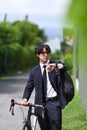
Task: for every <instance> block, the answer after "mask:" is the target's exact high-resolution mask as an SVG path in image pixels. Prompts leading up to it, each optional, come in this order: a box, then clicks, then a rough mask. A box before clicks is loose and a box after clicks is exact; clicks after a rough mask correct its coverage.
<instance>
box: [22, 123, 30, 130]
mask: <svg viewBox="0 0 87 130" xmlns="http://www.w3.org/2000/svg"><path fill="white" fill-rule="evenodd" d="M22 130H32V128H31V127H30V126H28V124H24V126H23V128H22Z"/></svg>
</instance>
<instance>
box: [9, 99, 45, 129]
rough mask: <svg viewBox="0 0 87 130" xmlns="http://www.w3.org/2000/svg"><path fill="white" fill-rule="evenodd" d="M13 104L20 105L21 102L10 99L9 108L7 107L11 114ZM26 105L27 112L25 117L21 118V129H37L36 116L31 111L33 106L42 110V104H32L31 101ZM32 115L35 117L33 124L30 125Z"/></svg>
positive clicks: (12, 112)
mask: <svg viewBox="0 0 87 130" xmlns="http://www.w3.org/2000/svg"><path fill="white" fill-rule="evenodd" d="M15 105H21V104H20V103H18V102H16V101H15V100H14V99H12V100H11V105H10V109H9V111H10V112H11V114H12V115H14V106H15ZM27 106H28V107H29V109H28V114H27V117H26V118H24V119H23V127H22V130H39V128H37V124H38V118H37V116H36V114H35V113H34V112H33V110H32V108H35V107H37V108H42V110H43V112H44V106H43V105H39V104H32V103H29V104H28V105H27ZM32 116H35V118H36V119H35V122H34V125H32V120H31V118H32ZM38 127H39V125H38Z"/></svg>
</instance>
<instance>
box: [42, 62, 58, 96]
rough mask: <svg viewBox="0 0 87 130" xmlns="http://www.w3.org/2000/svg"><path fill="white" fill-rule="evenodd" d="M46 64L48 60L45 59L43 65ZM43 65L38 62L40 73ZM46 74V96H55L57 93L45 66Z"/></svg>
mask: <svg viewBox="0 0 87 130" xmlns="http://www.w3.org/2000/svg"><path fill="white" fill-rule="evenodd" d="M48 64H49V60H48V61H47V63H46V64H45V65H46V66H48ZM43 65H44V64H41V63H40V67H41V72H42V75H43V70H44V68H43ZM46 74H47V96H46V97H55V96H57V93H56V91H55V90H54V88H53V87H52V85H51V83H50V80H49V76H48V70H47V67H46Z"/></svg>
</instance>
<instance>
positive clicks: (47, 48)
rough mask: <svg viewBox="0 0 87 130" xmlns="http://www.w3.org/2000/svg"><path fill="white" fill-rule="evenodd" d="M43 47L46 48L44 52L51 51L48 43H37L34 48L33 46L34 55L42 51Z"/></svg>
mask: <svg viewBox="0 0 87 130" xmlns="http://www.w3.org/2000/svg"><path fill="white" fill-rule="evenodd" d="M43 48H46V52H47V53H49V54H50V53H51V49H50V47H49V45H46V44H40V45H38V46H37V47H36V48H35V50H34V53H35V55H36V54H38V55H39V54H41V53H42V51H43Z"/></svg>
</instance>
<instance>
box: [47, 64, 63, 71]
mask: <svg viewBox="0 0 87 130" xmlns="http://www.w3.org/2000/svg"><path fill="white" fill-rule="evenodd" d="M56 67H58V69H62V68H63V65H62V64H61V63H58V64H56V63H51V64H49V65H48V66H47V70H48V72H50V71H52V70H53V69H54V68H56Z"/></svg>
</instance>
